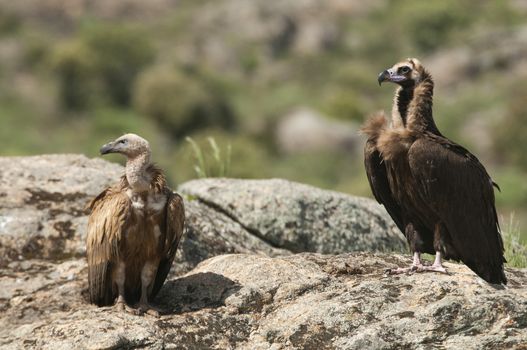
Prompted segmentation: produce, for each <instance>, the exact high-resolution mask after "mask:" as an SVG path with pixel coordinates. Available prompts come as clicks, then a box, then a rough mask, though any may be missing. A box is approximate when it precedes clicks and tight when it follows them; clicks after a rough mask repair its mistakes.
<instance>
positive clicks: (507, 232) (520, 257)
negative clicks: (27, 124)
mask: <svg viewBox="0 0 527 350" xmlns="http://www.w3.org/2000/svg"><path fill="white" fill-rule="evenodd" d="M503 245H504V248H505V259H507V266H510V267H520V268H527V244H526V242H525V241H522V239H521V232H520V226H519V225H518V222H517V221H515V220H514V215H511V216H510V218H509V221H508V222H507V225H506V226H505V228H504V229H503Z"/></svg>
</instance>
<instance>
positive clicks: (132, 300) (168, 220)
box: [86, 134, 185, 314]
mask: <svg viewBox="0 0 527 350" xmlns="http://www.w3.org/2000/svg"><path fill="white" fill-rule="evenodd" d="M100 152H101V154H103V155H104V154H108V153H120V154H122V155H124V156H126V158H127V161H126V171H125V174H124V175H123V176H122V177H121V180H120V182H119V183H118V184H115V185H114V186H112V187H109V188H107V189H105V190H104V191H103V192H102V193H100V194H99V195H98V196H97V197H96V198H95V199H93V200H92V201H91V203H90V204H89V208H90V209H91V214H90V217H89V220H88V234H87V241H86V251H87V256H88V281H89V291H90V301H91V302H92V303H94V304H97V305H99V306H103V305H111V304H113V303H114V301H115V299H116V298H117V300H116V301H115V305H116V307H117V308H119V309H123V310H124V309H126V310H128V311H131V312H135V313H143V312H148V313H154V314H156V313H157V310H156V309H155V308H154V307H152V306H151V305H150V301H151V300H152V299H153V298H154V297H155V296H156V294H157V293H158V292H159V290H160V289H161V286H162V285H163V282H164V281H165V279H166V277H167V275H168V272H169V270H170V267H171V266H172V262H173V260H174V255H175V254H176V249H177V247H178V244H179V240H180V238H181V235H182V233H183V226H184V219H185V210H184V206H183V200H182V198H181V197H180V196H179V195H178V194H176V193H174V192H172V190H170V188H169V187H167V184H166V180H165V176H164V175H163V172H162V171H161V170H160V169H159V168H157V167H156V166H155V165H153V164H152V163H151V162H150V146H149V144H148V141H146V140H145V139H143V138H141V137H139V136H137V135H134V134H127V135H124V136H121V137H119V138H118V139H117V140H115V141H113V142H110V143H107V144H105V145H104V146H102V148H101V150H100ZM128 304H130V305H134V304H137V308H136V309H132V308H130V307H128Z"/></svg>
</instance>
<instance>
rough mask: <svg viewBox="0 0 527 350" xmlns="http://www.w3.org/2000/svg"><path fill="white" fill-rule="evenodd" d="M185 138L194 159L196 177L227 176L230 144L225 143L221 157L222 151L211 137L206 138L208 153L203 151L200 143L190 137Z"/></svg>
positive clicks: (229, 162) (230, 150) (229, 161)
mask: <svg viewBox="0 0 527 350" xmlns="http://www.w3.org/2000/svg"><path fill="white" fill-rule="evenodd" d="M185 140H186V141H187V142H188V143H189V144H190V146H191V147H192V153H193V154H194V158H195V159H196V163H195V164H194V171H195V173H196V176H197V177H198V178H205V177H226V176H227V174H228V173H229V168H230V165H231V153H232V149H231V145H230V144H228V145H227V147H226V149H225V156H224V157H223V156H222V151H221V149H220V147H219V146H218V144H217V143H216V140H215V139H214V138H213V137H208V138H207V142H208V143H209V146H210V153H206V152H204V151H203V149H202V148H201V147H200V145H198V143H197V142H196V141H194V139H192V138H191V137H186V138H185Z"/></svg>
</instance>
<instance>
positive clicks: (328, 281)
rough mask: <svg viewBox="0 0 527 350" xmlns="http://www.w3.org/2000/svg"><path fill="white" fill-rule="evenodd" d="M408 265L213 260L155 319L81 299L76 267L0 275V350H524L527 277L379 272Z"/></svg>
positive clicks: (355, 259)
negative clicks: (498, 280)
mask: <svg viewBox="0 0 527 350" xmlns="http://www.w3.org/2000/svg"><path fill="white" fill-rule="evenodd" d="M410 262H411V261H410V258H409V257H402V256H400V255H385V254H373V253H354V254H345V255H338V256H325V255H320V254H313V253H303V254H299V255H292V256H287V257H278V258H270V257H265V256H261V255H247V254H237V255H223V256H217V257H214V258H211V259H209V260H206V261H204V262H202V263H201V264H199V265H198V266H197V267H196V268H195V269H194V270H192V271H191V272H189V273H188V274H186V275H184V276H181V277H180V278H177V279H172V280H170V281H168V282H167V283H166V284H165V286H164V287H163V288H162V290H161V292H160V294H159V296H158V298H157V302H158V303H159V305H160V306H161V307H162V308H164V309H165V310H166V314H165V315H162V316H160V317H159V318H155V317H151V316H133V315H131V314H128V313H125V312H121V311H117V310H114V309H112V308H111V307H106V308H97V307H95V306H92V305H89V304H87V303H86V302H85V301H84V298H83V296H84V295H85V289H86V278H87V276H86V274H87V271H86V270H87V269H86V265H85V262H84V260H82V259H81V260H75V259H74V260H70V261H66V262H63V263H61V264H53V263H50V262H47V261H36V260H26V261H21V262H12V263H10V265H9V266H8V267H7V268H4V269H0V276H1V277H0V282H1V285H2V291H1V293H2V294H1V295H0V309H1V310H2V312H1V313H0V324H1V325H2V327H0V348H2V349H24V348H27V349H34V348H42V349H55V350H58V349H72V348H78V349H117V348H146V349H251V350H252V349H361V350H362V349H401V348H404V349H430V348H442V349H460V348H463V349H467V350H469V349H514V348H516V349H522V346H524V345H525V344H526V343H527V332H526V328H527V291H526V289H525V285H526V284H527V270H525V269H523V270H519V269H506V273H507V277H508V279H509V286H508V287H507V288H496V287H493V286H491V285H489V284H487V283H485V282H483V281H482V280H481V279H479V278H478V277H477V276H476V275H474V273H473V272H471V271H470V270H469V269H468V268H466V267H465V266H463V265H458V264H450V263H446V264H445V266H446V268H447V269H448V270H449V272H450V274H449V275H443V274H431V273H429V274H414V275H399V276H385V275H383V270H384V269H386V268H391V267H394V266H396V265H405V264H409V263H410Z"/></svg>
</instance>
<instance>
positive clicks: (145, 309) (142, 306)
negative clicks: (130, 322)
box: [135, 303, 163, 317]
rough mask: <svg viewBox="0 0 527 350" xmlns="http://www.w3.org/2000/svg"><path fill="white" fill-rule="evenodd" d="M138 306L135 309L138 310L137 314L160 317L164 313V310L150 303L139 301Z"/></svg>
mask: <svg viewBox="0 0 527 350" xmlns="http://www.w3.org/2000/svg"><path fill="white" fill-rule="evenodd" d="M136 307H137V308H136V310H135V311H136V312H137V315H144V314H147V315H150V316H154V317H159V316H160V315H161V314H162V313H163V310H161V309H160V308H157V307H155V306H152V305H151V304H149V303H139V304H137V305H136Z"/></svg>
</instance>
